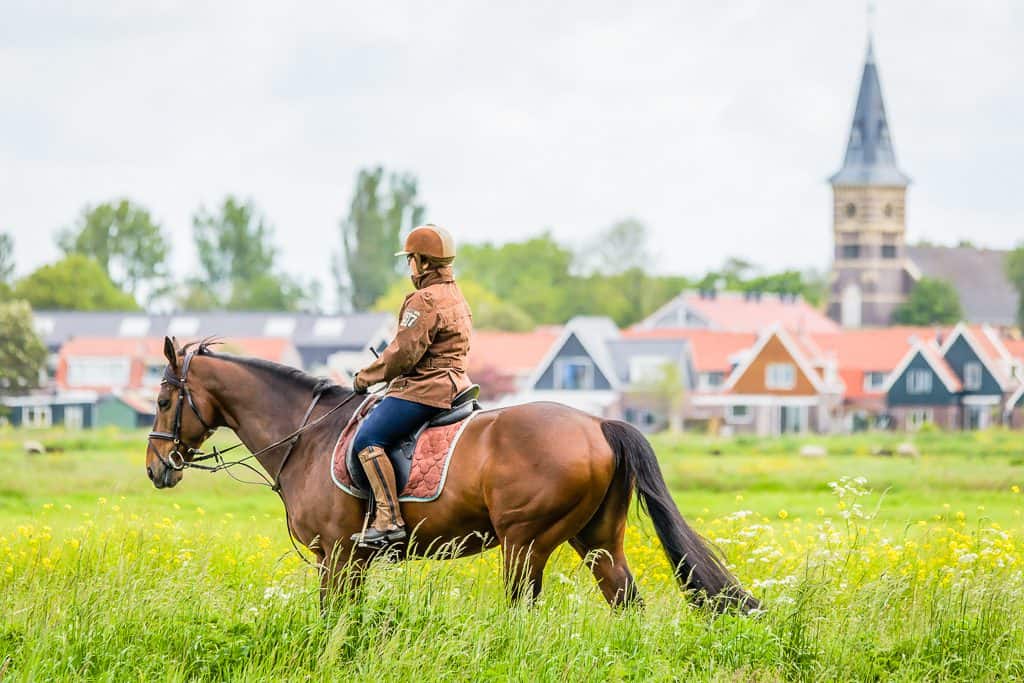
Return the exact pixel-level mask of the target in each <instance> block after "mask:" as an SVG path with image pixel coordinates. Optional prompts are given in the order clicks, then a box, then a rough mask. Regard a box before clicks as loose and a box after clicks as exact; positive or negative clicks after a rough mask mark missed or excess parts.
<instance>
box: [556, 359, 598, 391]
mask: <svg viewBox="0 0 1024 683" xmlns="http://www.w3.org/2000/svg"><path fill="white" fill-rule="evenodd" d="M593 388H594V363H593V361H591V360H590V359H589V358H586V357H579V358H560V359H558V360H556V361H555V389H568V390H570V391H585V390H588V389H593Z"/></svg>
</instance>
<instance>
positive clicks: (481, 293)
mask: <svg viewBox="0 0 1024 683" xmlns="http://www.w3.org/2000/svg"><path fill="white" fill-rule="evenodd" d="M459 289H461V290H462V295H463V296H465V297H466V302H467V303H468V304H469V307H470V308H471V309H472V310H473V327H474V328H476V329H478V330H505V331H507V332H526V331H528V330H532V329H533V327H534V323H533V320H531V319H530V316H528V315H527V314H526V313H524V312H523V310H522V309H521V308H519V307H518V306H516V305H514V304H510V303H508V302H507V301H502V300H501V299H499V298H498V297H496V296H495V295H494V294H492V293H491V292H489V291H487V290H486V289H485V288H484V287H483V286H481V285H480V284H479V283H477V282H474V281H473V280H468V279H460V280H459ZM411 291H413V287H412V283H411V282H410V281H409V280H398V281H396V282H395V284H393V285H392V286H391V288H390V289H388V291H387V293H386V294H385V295H384V296H382V297H381V298H380V299H378V300H377V301H376V303H374V304H373V310H375V311H382V312H385V313H394V314H395V315H398V311H399V309H400V308H401V306H402V302H403V301H404V300H405V297H406V295H408V294H409V292H411Z"/></svg>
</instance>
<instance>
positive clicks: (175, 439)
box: [149, 350, 214, 471]
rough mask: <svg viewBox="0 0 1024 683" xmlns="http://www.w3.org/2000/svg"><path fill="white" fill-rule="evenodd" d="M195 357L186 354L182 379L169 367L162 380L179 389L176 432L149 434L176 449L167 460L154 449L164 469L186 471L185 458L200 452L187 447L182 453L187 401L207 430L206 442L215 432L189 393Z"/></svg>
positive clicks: (191, 353) (191, 352)
mask: <svg viewBox="0 0 1024 683" xmlns="http://www.w3.org/2000/svg"><path fill="white" fill-rule="evenodd" d="M193 356H195V351H192V350H189V352H188V353H186V354H185V362H183V363H182V364H181V377H175V376H174V373H173V372H172V371H171V366H170V365H168V366H167V369H166V370H164V378H163V379H162V380H160V384H161V385H164V384H170V385H171V386H172V387H176V388H177V389H178V405H177V407H176V408H175V410H174V431H173V432H158V431H155V430H154V431H152V432H150V433H149V438H150V439H159V440H161V441H170V442H171V443H172V444H173V446H174V447H173V448H172V449H171V452H170V453H168V454H167V458H166V459H165V458H164V457H163V456H162V455H160V451H158V450H157V449H155V448H154V449H153V452H154V453H156V457H157V458H158V459H159V460H160V462H161V463H163V465H164V467H166V468H168V469H171V470H178V471H180V470H183V469H185V468H186V467H188V465H189V463H188V461H187V460H185V456H186V455H188V456H189V457H191V456H194V455H195V454H197V453H199V452H200V451H199V449H198V448H192V447H191V446H186V451H185V453H182V452H181V448H182V443H181V413H182V408H183V407H184V404H185V401H186V400H188V406H189V408H191V409H192V413H193V414H194V415H195V416H196V419H197V420H199V424H201V425H203V428H204V429H206V432H205V434H204V437H203V438H204V440H205V438H206V437H208V436H209V435H210V434H211V433H212V432H213V431H214V428H213V427H211V426H210V424H209V423H208V422H207V421H206V420H204V419H203V416H202V414H201V413H200V412H199V408H197V407H196V402H195V399H193V398H192V392H191V391H189V388H188V368H189V366H190V365H191V364H192V357H193Z"/></svg>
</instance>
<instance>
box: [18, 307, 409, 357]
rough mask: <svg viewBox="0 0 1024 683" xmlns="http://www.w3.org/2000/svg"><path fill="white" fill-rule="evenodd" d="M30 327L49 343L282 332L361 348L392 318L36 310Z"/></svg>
mask: <svg viewBox="0 0 1024 683" xmlns="http://www.w3.org/2000/svg"><path fill="white" fill-rule="evenodd" d="M34 315H35V322H36V329H37V331H38V332H39V334H40V336H41V337H42V338H43V341H44V342H45V343H46V345H47V346H48V347H49V348H51V349H56V348H59V347H60V346H61V345H62V344H63V343H64V342H66V341H68V340H69V339H71V338H74V337H153V336H164V335H169V336H177V337H178V338H179V339H196V338H200V337H205V336H208V335H218V336H222V337H251V338H255V337H283V338H286V339H290V340H291V342H292V343H293V344H294V345H295V346H296V348H298V349H299V350H300V351H303V350H306V349H309V350H310V351H312V350H313V349H317V348H319V349H322V350H324V351H326V350H328V349H329V350H331V352H333V351H337V350H340V349H353V350H357V349H362V348H363V347H365V345H366V344H368V343H370V342H373V341H376V339H373V337H374V336H375V335H377V334H379V333H381V331H383V330H386V328H387V326H388V325H389V324H390V323H391V322H392V321H393V320H394V316H392V315H391V314H388V313H352V314H348V315H318V314H315V313H270V312H248V311H245V312H236V311H229V312H203V313H191V312H182V313H168V314H157V315H149V314H146V313H115V312H85V311H36V312H35V314H34Z"/></svg>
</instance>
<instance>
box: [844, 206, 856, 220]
mask: <svg viewBox="0 0 1024 683" xmlns="http://www.w3.org/2000/svg"><path fill="white" fill-rule="evenodd" d="M856 215H857V207H856V206H855V205H853V204H847V205H846V217H847V218H853V217H854V216H856Z"/></svg>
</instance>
